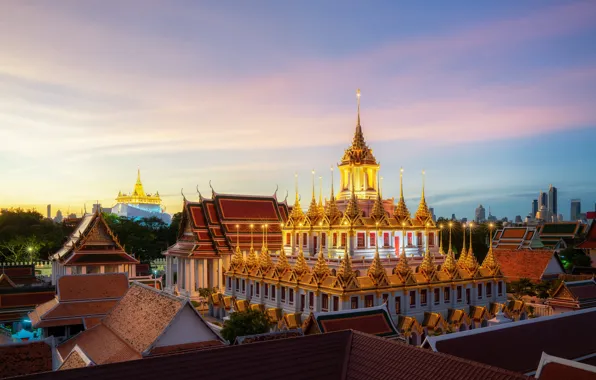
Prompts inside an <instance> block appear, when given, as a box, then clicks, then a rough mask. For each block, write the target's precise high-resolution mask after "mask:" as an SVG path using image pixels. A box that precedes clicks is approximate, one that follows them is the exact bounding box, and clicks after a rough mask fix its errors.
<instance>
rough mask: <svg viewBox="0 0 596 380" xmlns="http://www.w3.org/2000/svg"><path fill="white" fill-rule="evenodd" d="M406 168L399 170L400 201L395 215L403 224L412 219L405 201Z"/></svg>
mask: <svg viewBox="0 0 596 380" xmlns="http://www.w3.org/2000/svg"><path fill="white" fill-rule="evenodd" d="M403 177H404V168H400V169H399V201H398V202H397V206H395V211H394V213H393V214H394V215H395V217H396V218H397V220H398V221H400V222H403V221H407V220H408V219H410V211H408V206H407V205H406V201H405V200H404V180H403Z"/></svg>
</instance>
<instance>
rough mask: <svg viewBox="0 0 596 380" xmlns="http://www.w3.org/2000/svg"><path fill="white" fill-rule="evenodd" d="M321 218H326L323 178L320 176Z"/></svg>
mask: <svg viewBox="0 0 596 380" xmlns="http://www.w3.org/2000/svg"><path fill="white" fill-rule="evenodd" d="M317 208H318V211H319V217H321V218H322V217H323V216H325V206H323V177H322V176H319V204H318V206H317Z"/></svg>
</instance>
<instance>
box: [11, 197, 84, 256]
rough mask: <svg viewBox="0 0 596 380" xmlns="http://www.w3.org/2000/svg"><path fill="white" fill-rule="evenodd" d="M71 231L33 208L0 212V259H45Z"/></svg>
mask: <svg viewBox="0 0 596 380" xmlns="http://www.w3.org/2000/svg"><path fill="white" fill-rule="evenodd" d="M71 232H72V229H70V228H68V227H66V226H65V225H64V224H59V223H55V222H54V221H52V220H50V219H45V218H44V217H43V216H42V215H41V214H40V213H38V212H37V211H31V210H29V211H24V210H21V209H15V210H6V211H3V212H2V213H0V261H9V262H20V261H35V260H39V259H42V260H46V259H47V258H48V256H49V255H51V254H53V253H54V252H55V251H57V250H58V249H59V248H60V246H61V245H62V244H63V242H64V241H65V239H66V237H67V236H68V234H70V233H71Z"/></svg>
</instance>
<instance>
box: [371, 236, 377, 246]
mask: <svg viewBox="0 0 596 380" xmlns="http://www.w3.org/2000/svg"><path fill="white" fill-rule="evenodd" d="M369 241H370V242H369V245H370V246H371V247H375V246H376V245H377V234H376V233H374V232H371V233H370V237H369Z"/></svg>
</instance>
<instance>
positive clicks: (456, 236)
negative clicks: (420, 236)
mask: <svg viewBox="0 0 596 380" xmlns="http://www.w3.org/2000/svg"><path fill="white" fill-rule="evenodd" d="M449 223H452V227H451V245H452V247H451V248H452V249H453V251H454V252H461V250H462V247H463V237H464V230H463V226H462V224H461V223H460V222H459V221H451V220H449V219H445V218H442V217H441V218H439V219H437V227H438V226H440V225H443V233H442V238H441V240H442V241H443V250H444V251H445V252H447V250H448V249H449ZM497 228H498V225H496V226H495V228H494V229H493V233H494V231H495V230H496V229H497ZM488 235H489V228H488V224H486V223H484V224H477V223H474V228H472V244H473V247H474V255H475V256H476V259H477V260H478V262H480V263H481V262H482V260H484V257H485V256H486V254H487V252H488ZM466 248H467V249H469V248H470V228H469V227H466Z"/></svg>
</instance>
